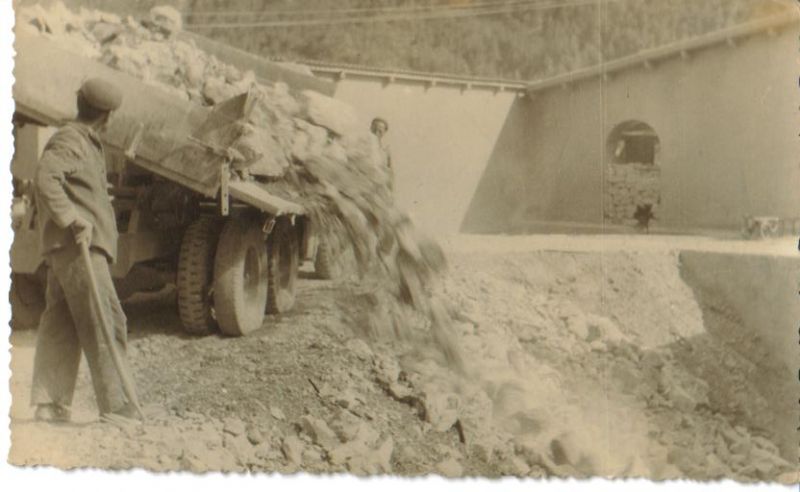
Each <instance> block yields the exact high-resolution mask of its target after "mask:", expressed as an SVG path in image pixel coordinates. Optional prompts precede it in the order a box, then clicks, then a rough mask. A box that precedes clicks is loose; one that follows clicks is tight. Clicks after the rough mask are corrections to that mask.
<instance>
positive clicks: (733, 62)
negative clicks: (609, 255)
mask: <svg viewBox="0 0 800 492" xmlns="http://www.w3.org/2000/svg"><path fill="white" fill-rule="evenodd" d="M797 37H798V29H797V28H796V27H792V28H789V29H785V30H783V31H782V32H780V33H779V34H778V35H776V36H769V35H767V34H759V35H756V36H753V37H750V38H746V39H741V40H739V41H738V42H737V46H736V47H732V46H729V45H726V44H722V45H717V46H713V47H709V48H705V49H703V50H700V51H695V52H692V53H691V54H690V55H691V56H690V57H689V58H688V59H683V58H681V57H677V56H676V57H674V58H671V59H668V60H664V61H661V62H659V63H658V64H656V65H654V66H653V67H652V68H646V67H644V66H642V67H637V68H632V69H628V70H624V71H622V72H619V73H616V74H613V75H612V77H611V78H610V79H609V80H607V81H605V82H602V81H601V80H600V79H599V78H593V79H587V80H585V81H582V82H578V83H574V84H571V85H569V86H568V87H566V88H553V89H548V90H546V91H543V92H539V93H537V94H535V95H534V97H533V98H532V99H528V98H525V99H520V100H518V101H516V103H515V107H514V108H512V111H511V116H510V117H509V120H511V119H512V118H513V119H514V120H515V121H520V123H516V122H514V124H511V123H512V122H511V121H509V124H507V125H506V126H505V127H504V130H503V134H501V135H500V136H499V139H498V142H497V146H496V148H495V151H494V152H493V153H492V157H491V159H490V161H489V163H488V165H487V168H486V171H485V173H484V176H483V178H482V179H481V183H480V185H479V187H478V190H477V193H476V195H475V197H474V198H473V201H472V203H471V206H470V209H469V213H468V214H467V216H466V218H465V220H464V230H465V231H468V232H500V231H504V232H514V231H524V230H528V231H529V230H542V229H547V225H546V224H547V223H552V222H554V221H555V222H558V221H564V222H568V223H575V222H577V223H589V224H596V225H602V223H603V213H602V211H603V203H602V202H603V186H604V180H603V168H604V161H606V160H607V159H608V158H609V156H607V155H606V154H607V150H606V140H607V138H608V135H609V133H610V132H611V131H612V130H613V128H614V127H615V126H616V125H618V124H620V123H623V122H625V121H628V120H638V121H643V122H645V123H647V124H648V125H650V126H651V127H653V128H654V129H655V131H656V133H657V134H658V137H659V139H660V152H659V164H660V166H661V172H662V190H661V200H662V202H661V204H660V206H659V209H658V212H657V222H656V223H655V225H656V226H657V227H658V226H662V227H666V228H669V229H677V230H680V229H685V230H690V229H717V228H720V229H738V228H739V227H741V224H742V218H743V216H744V215H746V214H751V215H777V216H784V217H795V216H798V215H800V193H797V190H798V189H800V166H798V164H797V160H796V159H797V156H798V155H800V154H799V152H800V140H799V139H798V138H797V136H796V129H797V124H796V115H797V107H798V105H799V104H800V98H798V95H800V91H798V90H797V78H796V74H797V66H796V53H797V46H798V45H797ZM515 115H522V116H515ZM517 124H522V125H524V126H525V128H524V129H520V128H516V127H515V126H516V125H517ZM509 144H511V146H512V147H514V148H508V145H509Z"/></svg>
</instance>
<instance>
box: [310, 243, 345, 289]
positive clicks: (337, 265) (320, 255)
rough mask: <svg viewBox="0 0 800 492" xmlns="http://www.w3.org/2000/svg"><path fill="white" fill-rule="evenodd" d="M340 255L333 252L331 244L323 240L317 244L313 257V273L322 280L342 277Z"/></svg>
mask: <svg viewBox="0 0 800 492" xmlns="http://www.w3.org/2000/svg"><path fill="white" fill-rule="evenodd" d="M339 256H340V255H339V254H337V253H336V252H335V251H334V248H333V246H332V245H331V243H330V242H329V241H327V240H325V239H323V238H320V239H319V243H318V244H317V254H316V255H315V256H314V273H316V274H317V277H318V278H321V279H322V280H335V279H338V278H339V277H341V276H342V265H341V261H340V260H341V258H340V257H339Z"/></svg>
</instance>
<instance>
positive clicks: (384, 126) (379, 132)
mask: <svg viewBox="0 0 800 492" xmlns="http://www.w3.org/2000/svg"><path fill="white" fill-rule="evenodd" d="M369 129H370V131H371V132H372V134H373V135H375V138H377V139H378V147H380V149H381V152H382V153H383V158H384V162H385V164H386V167H387V168H389V187H390V188H392V189H394V170H393V169H392V153H391V151H390V150H389V144H388V143H386V141H385V140H384V139H383V137H384V135H386V134H387V133H388V132H389V123H388V122H387V121H386V120H385V119H383V118H381V117H380V116H378V117H377V118H374V119H373V120H372V123H371V124H370V126H369Z"/></svg>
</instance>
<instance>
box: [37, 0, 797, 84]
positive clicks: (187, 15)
mask: <svg viewBox="0 0 800 492" xmlns="http://www.w3.org/2000/svg"><path fill="white" fill-rule="evenodd" d="M26 3H29V2H26ZM66 3H67V4H68V5H70V6H76V5H83V6H89V7H97V8H102V9H106V10H111V11H115V12H118V13H130V14H133V15H143V14H144V13H146V12H147V11H148V9H149V8H150V7H151V6H152V5H156V4H164V3H167V4H171V5H173V6H175V7H176V8H178V9H179V10H180V11H181V12H182V13H183V14H184V19H185V22H186V26H187V28H188V29H191V30H195V31H197V32H200V33H203V34H206V35H208V36H211V37H213V38H216V39H218V40H220V41H224V42H226V43H230V44H232V45H236V46H239V47H241V48H244V49H247V50H249V51H253V52H256V53H259V54H261V55H263V56H267V57H271V58H279V59H285V60H321V61H328V62H344V63H355V64H362V65H369V66H378V67H387V68H399V69H410V70H420V71H431V72H449V73H458V74H465V75H476V76H485V77H499V78H510V79H524V80H531V79H537V78H541V77H545V76H548V75H553V74H556V73H561V72H564V71H569V70H574V69H576V68H580V67H584V66H587V65H594V64H596V63H598V62H599V61H600V60H601V50H602V53H603V55H604V56H605V58H606V59H612V58H617V57H620V56H623V55H627V54H631V53H634V52H636V51H639V50H641V49H645V48H650V47H654V46H658V45H661V44H664V43H669V42H673V41H676V40H680V39H684V38H687V37H692V36H697V35H700V34H703V33H706V32H709V31H714V30H717V29H721V28H724V27H727V26H730V25H734V24H739V23H742V22H746V21H748V20H752V19H755V18H757V17H761V16H766V15H771V14H775V13H778V12H779V11H780V10H781V9H786V8H787V7H788V6H789V5H788V4H789V2H780V1H777V0H606V1H602V2H601V1H599V0H428V1H421V0H161V1H158V0H139V1H130V0H68V1H67V2H66ZM601 47H602V48H601Z"/></svg>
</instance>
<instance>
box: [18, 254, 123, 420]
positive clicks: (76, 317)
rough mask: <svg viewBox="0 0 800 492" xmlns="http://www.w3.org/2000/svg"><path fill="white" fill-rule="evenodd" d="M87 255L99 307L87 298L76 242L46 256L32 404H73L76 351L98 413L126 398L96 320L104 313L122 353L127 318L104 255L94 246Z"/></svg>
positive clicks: (87, 285)
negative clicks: (84, 365) (83, 363)
mask: <svg viewBox="0 0 800 492" xmlns="http://www.w3.org/2000/svg"><path fill="white" fill-rule="evenodd" d="M90 257H91V263H92V269H93V270H94V272H95V277H96V279H97V284H98V285H97V287H98V290H99V291H100V297H101V299H100V300H101V303H100V309H99V310H98V309H97V308H96V307H95V303H94V301H93V298H92V287H91V283H90V280H89V272H88V270H87V269H86V265H85V263H84V260H83V258H82V256H81V251H80V248H79V247H77V246H72V247H66V248H63V249H59V250H56V251H54V252H52V253H50V254H49V255H48V257H47V262H48V265H49V268H48V272H47V293H46V295H45V299H46V303H47V304H46V308H45V311H44V313H43V314H42V318H41V320H40V322H39V333H38V338H37V341H36V355H35V356H34V366H33V389H32V393H31V403H32V404H34V405H38V404H45V403H56V404H59V405H62V406H64V407H69V406H70V405H71V404H72V396H73V394H74V392H75V382H76V379H77V376H78V366H79V364H80V358H81V351H83V353H84V354H86V361H87V362H88V366H89V371H90V373H91V376H92V385H93V386H94V393H95V397H96V398H97V407H98V409H99V410H100V414H104V413H108V412H115V411H118V410H120V409H121V408H122V407H123V406H124V405H125V403H126V401H127V400H126V398H125V395H124V392H123V389H122V383H121V380H120V377H119V374H118V373H117V370H116V368H115V366H114V361H113V359H112V357H111V352H110V350H109V347H108V344H107V343H106V339H105V337H104V336H103V333H102V331H101V330H103V325H102V321H101V320H102V319H105V320H107V323H109V324H110V326H111V328H112V330H113V333H114V334H115V337H114V338H115V340H114V343H115V344H116V346H117V350H118V351H119V353H120V355H121V356H122V357H123V359H124V358H125V353H126V346H127V326H126V322H127V320H126V318H125V314H124V312H123V311H122V306H121V305H120V302H119V298H118V297H117V293H116V291H115V290H114V284H113V282H112V280H111V272H110V269H109V264H108V260H107V257H106V256H105V255H104V254H103V253H101V252H99V251H95V250H92V251H91V252H90Z"/></svg>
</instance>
